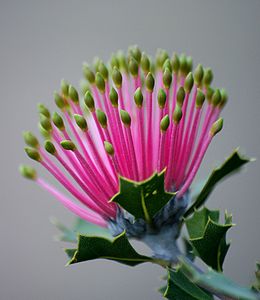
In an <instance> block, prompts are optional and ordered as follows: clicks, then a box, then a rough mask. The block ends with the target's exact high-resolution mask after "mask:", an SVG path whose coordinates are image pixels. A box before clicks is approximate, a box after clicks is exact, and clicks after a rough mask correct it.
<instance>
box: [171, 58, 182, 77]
mask: <svg viewBox="0 0 260 300" xmlns="http://www.w3.org/2000/svg"><path fill="white" fill-rule="evenodd" d="M171 63H172V70H173V72H174V73H175V74H176V73H178V71H179V69H180V60H179V57H178V55H177V54H176V53H173V55H172V60H171Z"/></svg>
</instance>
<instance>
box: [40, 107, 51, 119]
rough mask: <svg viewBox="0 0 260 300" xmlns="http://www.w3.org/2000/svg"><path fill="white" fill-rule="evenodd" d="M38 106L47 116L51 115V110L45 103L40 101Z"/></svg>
mask: <svg viewBox="0 0 260 300" xmlns="http://www.w3.org/2000/svg"><path fill="white" fill-rule="evenodd" d="M37 108H38V112H39V113H40V114H42V115H44V116H45V117H46V118H50V117H51V114H50V111H49V110H48V108H47V107H46V106H45V105H44V104H42V103H38V104H37Z"/></svg>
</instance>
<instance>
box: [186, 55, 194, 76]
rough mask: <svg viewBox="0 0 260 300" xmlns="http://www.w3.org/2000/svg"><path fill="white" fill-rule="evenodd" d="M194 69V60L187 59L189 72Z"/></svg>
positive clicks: (189, 57)
mask: <svg viewBox="0 0 260 300" xmlns="http://www.w3.org/2000/svg"><path fill="white" fill-rule="evenodd" d="M192 68H193V60H192V57H191V56H188V57H187V72H191V71H192Z"/></svg>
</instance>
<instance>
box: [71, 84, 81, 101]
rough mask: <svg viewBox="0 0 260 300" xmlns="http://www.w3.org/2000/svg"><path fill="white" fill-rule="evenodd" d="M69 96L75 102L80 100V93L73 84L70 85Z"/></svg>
mask: <svg viewBox="0 0 260 300" xmlns="http://www.w3.org/2000/svg"><path fill="white" fill-rule="evenodd" d="M69 97H70V99H71V100H72V101H73V102H74V103H78V102H79V94H78V92H77V90H76V89H75V88H74V86H72V85H70V86H69Z"/></svg>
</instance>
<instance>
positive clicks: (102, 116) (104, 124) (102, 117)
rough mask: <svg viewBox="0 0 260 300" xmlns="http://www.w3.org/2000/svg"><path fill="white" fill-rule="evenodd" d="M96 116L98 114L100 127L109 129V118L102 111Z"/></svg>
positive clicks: (98, 111) (98, 110) (97, 111)
mask: <svg viewBox="0 0 260 300" xmlns="http://www.w3.org/2000/svg"><path fill="white" fill-rule="evenodd" d="M96 114H97V119H98V122H99V123H100V125H101V126H102V127H103V128H107V116H106V114H105V113H104V112H103V111H102V110H100V109H97V110H96Z"/></svg>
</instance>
